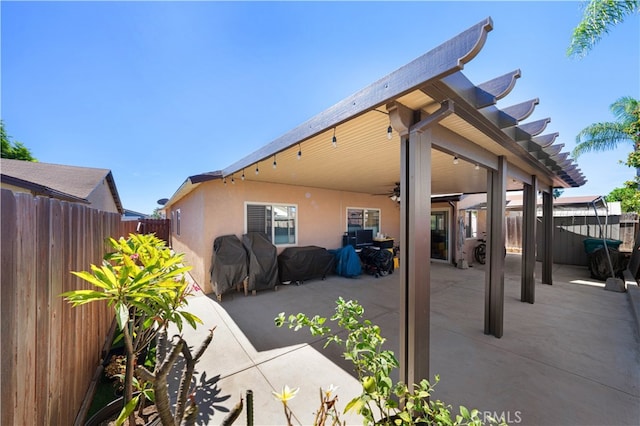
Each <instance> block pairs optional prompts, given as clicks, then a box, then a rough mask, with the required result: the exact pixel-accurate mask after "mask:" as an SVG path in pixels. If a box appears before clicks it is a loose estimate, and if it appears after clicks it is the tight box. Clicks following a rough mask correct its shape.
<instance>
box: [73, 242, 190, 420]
mask: <svg viewBox="0 0 640 426" xmlns="http://www.w3.org/2000/svg"><path fill="white" fill-rule="evenodd" d="M109 243H110V244H111V246H112V248H113V249H114V251H113V252H111V253H108V254H106V255H105V256H104V259H103V262H102V264H101V265H99V266H98V265H91V271H81V272H71V273H72V274H74V275H76V276H78V277H80V278H82V279H83V280H85V281H87V282H89V283H91V284H92V285H93V286H94V287H95V289H82V290H73V291H69V292H66V293H63V294H62V297H64V298H65V300H67V301H68V302H69V303H71V304H72V305H73V306H79V305H83V304H86V303H92V302H98V301H105V302H107V303H108V305H109V306H111V307H112V308H113V310H114V313H115V318H116V322H117V324H118V329H119V330H120V332H121V333H122V338H123V340H124V349H125V355H126V360H127V363H126V370H125V374H124V409H123V414H124V413H125V412H126V414H127V416H129V421H130V424H134V417H133V410H134V409H135V407H136V406H137V405H138V402H139V398H140V397H141V395H147V396H148V395H149V394H148V393H146V394H145V393H141V394H139V395H137V396H135V397H134V396H133V388H134V363H135V360H136V358H137V357H138V355H139V354H140V353H141V351H143V350H146V348H148V347H149V345H150V344H151V343H152V342H153V341H154V339H155V338H156V336H157V335H158V333H161V332H163V333H166V330H167V327H168V326H169V325H170V324H175V326H176V327H177V328H178V331H179V332H181V331H182V327H183V324H184V323H185V322H186V323H188V324H189V325H191V326H192V327H194V328H195V327H196V323H201V322H202V321H201V320H200V319H199V318H198V317H196V316H195V315H192V314H191V313H189V312H187V311H185V310H184V307H185V306H186V297H187V295H188V294H189V286H188V283H187V281H186V279H185V276H184V274H185V273H186V272H187V271H189V270H190V269H191V267H189V266H184V265H183V259H182V257H183V256H182V255H180V254H175V253H173V252H172V251H171V249H170V248H168V247H167V246H166V245H165V242H164V241H163V240H161V239H159V238H157V237H156V236H155V235H153V234H146V235H142V234H130V235H129V238H127V239H125V238H120V239H118V240H115V239H113V238H111V239H110V240H109ZM142 387H143V388H144V386H142ZM121 417H122V418H121V419H120V420H124V417H126V416H121Z"/></svg>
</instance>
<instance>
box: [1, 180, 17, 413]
mask: <svg viewBox="0 0 640 426" xmlns="http://www.w3.org/2000/svg"><path fill="white" fill-rule="evenodd" d="M1 201H2V221H0V222H1V223H2V238H0V265H1V267H2V275H1V277H2V284H1V287H0V309H1V312H0V323H1V324H2V326H1V327H0V336H1V338H0V341H2V356H1V357H0V358H1V361H0V362H1V364H2V375H1V376H0V403H1V404H2V405H0V410H1V411H2V412H1V413H0V423H1V424H3V425H13V424H16V418H15V411H16V404H17V400H16V390H17V382H18V377H17V374H16V369H15V368H14V366H15V364H16V360H17V353H16V351H17V345H16V335H17V333H18V324H17V323H18V319H17V317H16V313H17V309H16V299H17V297H16V291H17V288H16V286H15V285H12V283H14V282H16V275H17V262H16V259H17V257H18V256H17V241H18V238H17V229H16V227H15V223H16V200H15V198H14V197H13V194H12V193H11V192H10V191H6V192H5V191H2V200H1Z"/></svg>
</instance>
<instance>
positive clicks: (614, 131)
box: [572, 96, 640, 176]
mask: <svg viewBox="0 0 640 426" xmlns="http://www.w3.org/2000/svg"><path fill="white" fill-rule="evenodd" d="M610 109H611V112H612V113H613V115H614V116H615V118H616V121H613V122H604V123H595V124H592V125H590V126H587V127H585V128H584V129H582V130H581V131H580V133H578V136H576V147H575V148H574V149H573V152H572V154H573V157H574V158H578V157H579V156H580V155H582V154H584V153H586V152H591V151H608V150H612V149H615V148H617V147H618V143H620V142H631V143H632V145H633V151H632V152H631V154H630V155H629V159H628V161H627V163H626V164H627V165H628V166H631V167H635V168H636V176H640V163H639V161H638V160H639V159H640V157H638V156H640V101H638V100H637V99H634V98H632V97H630V96H624V97H622V98H620V99H618V100H617V101H615V102H614V103H613V104H611V106H610Z"/></svg>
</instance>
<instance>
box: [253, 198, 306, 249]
mask: <svg viewBox="0 0 640 426" xmlns="http://www.w3.org/2000/svg"><path fill="white" fill-rule="evenodd" d="M297 211H298V207H297V206H295V205H286V204H256V203H247V204H246V226H245V229H246V231H247V232H260V233H262V234H264V235H265V236H266V237H267V238H268V239H269V241H271V242H272V243H273V244H274V245H276V246H281V245H294V244H296V243H297V241H298V234H297V232H298V228H297V217H296V216H297Z"/></svg>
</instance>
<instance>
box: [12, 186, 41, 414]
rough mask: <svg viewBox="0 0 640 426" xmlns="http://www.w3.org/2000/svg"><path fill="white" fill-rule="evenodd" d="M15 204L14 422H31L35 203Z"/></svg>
mask: <svg viewBox="0 0 640 426" xmlns="http://www.w3.org/2000/svg"><path fill="white" fill-rule="evenodd" d="M16 201H17V203H16V205H17V207H18V212H19V214H18V216H17V217H18V224H17V229H18V235H17V237H18V239H17V254H18V260H19V262H18V277H19V279H20V284H19V285H17V297H18V305H17V312H16V320H17V321H16V325H17V326H18V335H17V347H18V348H19V349H18V351H17V355H18V362H16V366H15V368H16V374H17V376H18V383H17V395H16V398H17V402H18V405H17V407H16V418H15V421H16V423H18V424H31V423H32V422H30V421H29V420H31V419H32V416H33V409H34V407H35V387H36V380H35V374H34V371H35V369H36V366H37V363H36V353H35V344H36V321H35V319H36V304H35V280H36V276H35V275H36V274H35V270H36V262H35V260H36V256H35V230H34V228H35V227H34V224H35V219H36V217H35V204H34V203H33V202H31V201H32V200H31V199H30V198H27V197H24V196H21V197H18V198H17V200H16Z"/></svg>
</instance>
